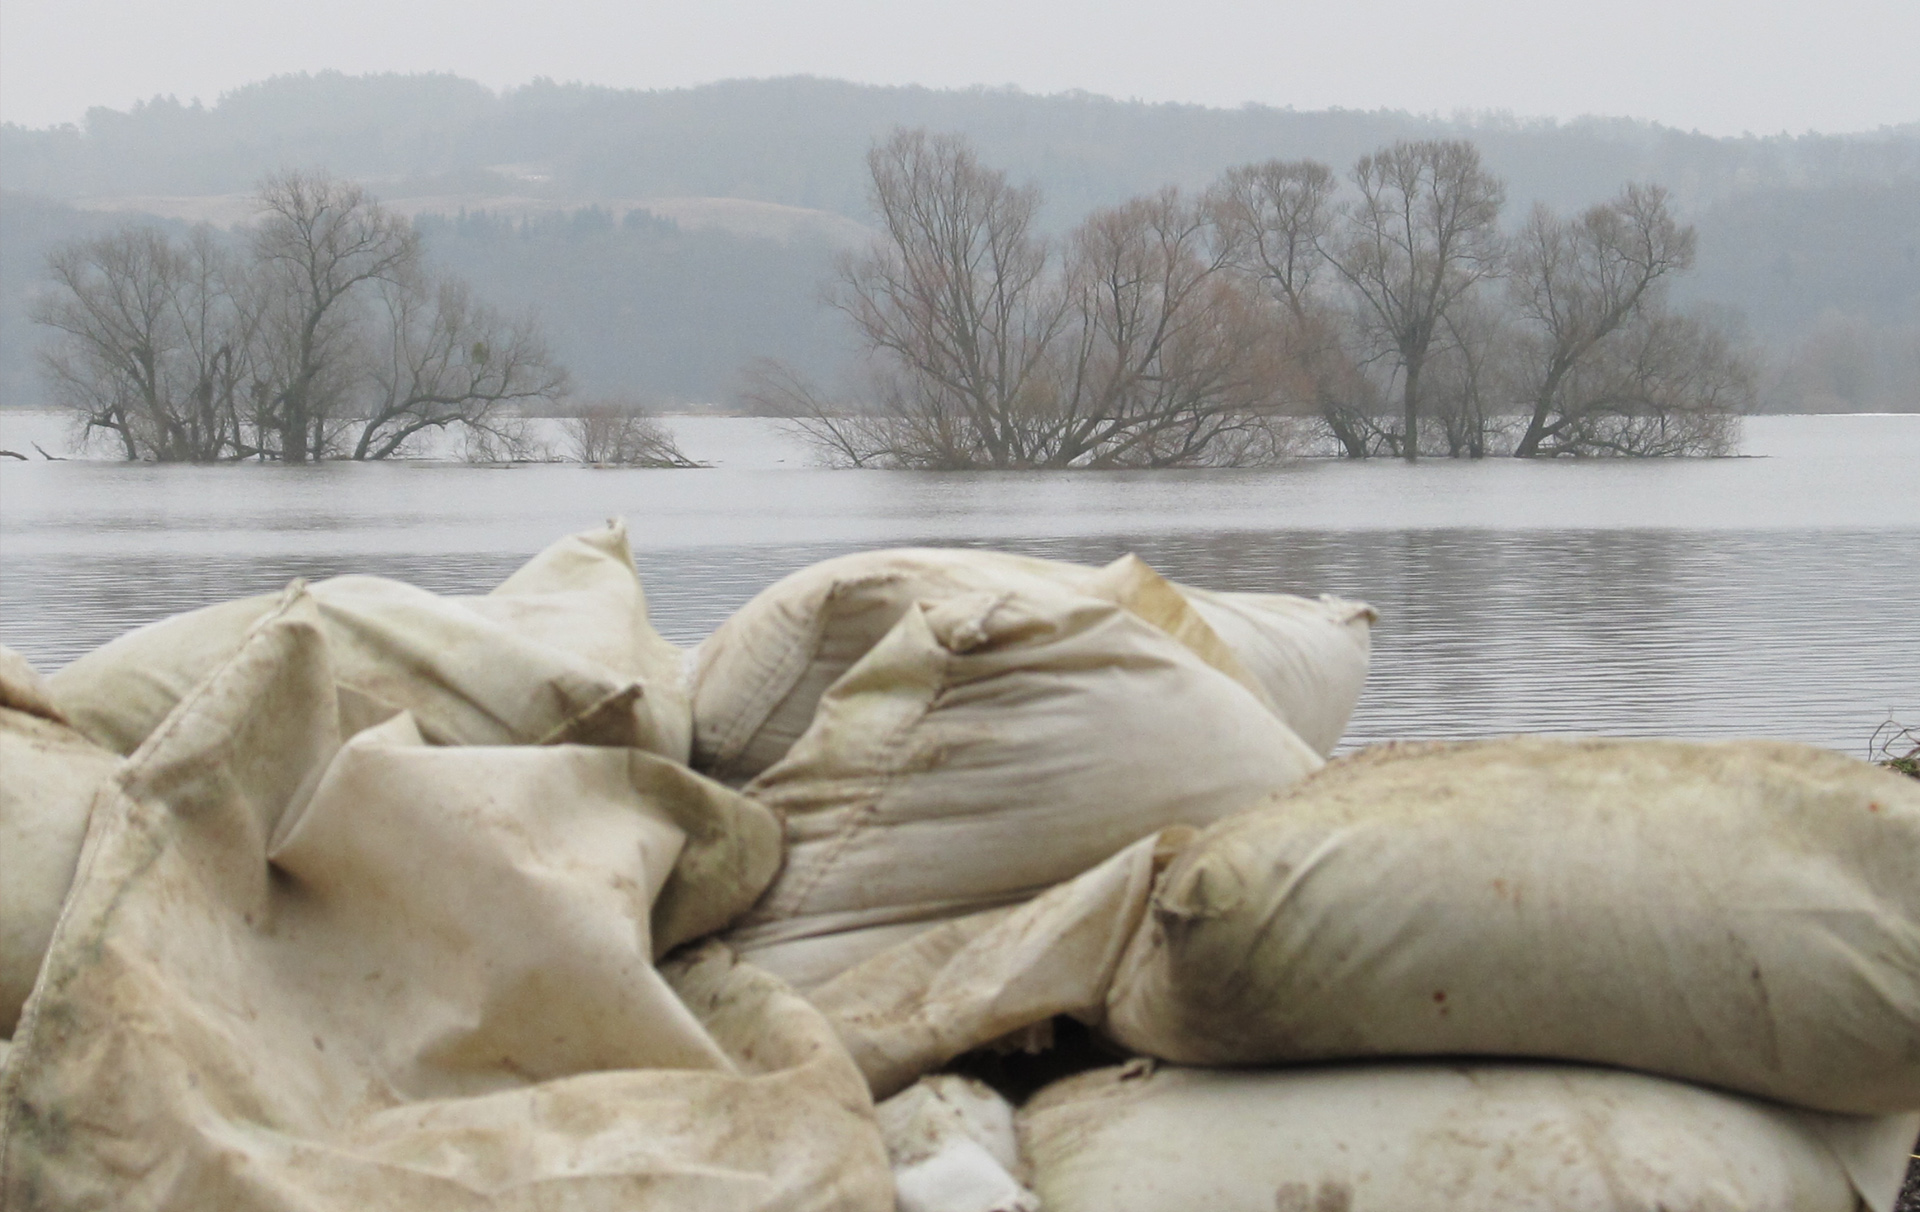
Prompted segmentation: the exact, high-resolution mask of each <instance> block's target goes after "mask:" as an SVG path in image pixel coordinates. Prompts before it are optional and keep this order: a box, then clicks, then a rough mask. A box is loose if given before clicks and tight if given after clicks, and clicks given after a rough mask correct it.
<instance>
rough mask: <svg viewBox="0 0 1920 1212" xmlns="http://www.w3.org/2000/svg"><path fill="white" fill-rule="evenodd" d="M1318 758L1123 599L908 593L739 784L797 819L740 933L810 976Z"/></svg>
mask: <svg viewBox="0 0 1920 1212" xmlns="http://www.w3.org/2000/svg"><path fill="white" fill-rule="evenodd" d="M1319 765H1320V759H1319V757H1318V756H1317V755H1315V754H1314V753H1313V752H1312V751H1311V750H1310V749H1308V748H1307V747H1306V745H1305V744H1304V743H1302V742H1301V741H1300V739H1299V738H1298V737H1296V736H1295V735H1294V734H1293V733H1292V732H1291V731H1290V730H1289V729H1288V728H1287V727H1286V725H1284V724H1282V723H1281V722H1280V721H1279V720H1278V719H1277V718H1275V717H1274V715H1273V714H1272V713H1271V712H1270V711H1268V710H1267V709H1266V707H1265V706H1264V705H1263V704H1262V703H1261V702H1260V700H1259V699H1257V698H1256V697H1255V696H1254V695H1253V693H1252V692H1251V691H1249V690H1248V689H1246V688H1245V687H1244V686H1242V685H1241V684H1240V683H1238V682H1237V681H1235V680H1234V679H1233V678H1231V677H1229V676H1227V675H1226V674H1224V673H1222V672H1221V671H1220V670H1218V669H1216V668H1214V667H1213V666H1211V665H1209V664H1207V663H1206V662H1205V661H1204V660H1202V659H1201V658H1200V657H1199V656H1197V655H1196V654H1195V653H1194V652H1193V651H1192V650H1191V649H1189V648H1188V647H1186V646H1185V645H1183V644H1181V643H1180V642H1179V641H1178V640H1175V639H1174V638H1173V637H1171V636H1170V635H1168V634H1167V633H1166V632H1164V631H1162V630H1161V629H1159V628H1158V627H1155V626H1154V625H1153V624H1151V623H1148V622H1146V621H1145V620H1143V619H1141V618H1140V617H1139V616H1138V615H1135V614H1133V613H1132V612H1130V611H1128V610H1126V609H1124V608H1122V607H1120V606H1117V605H1115V604H1113V603H1111V602H1105V601H1101V600H1099V599H1096V598H1091V597H1086V596H1083V595H1080V594H1076V593H1073V592H1071V591H1069V590H1065V589H1061V588H1058V587H1056V586H1050V585H1033V586H1028V587H1026V588H1022V589H1018V590H1002V591H998V592H993V593H980V594H967V595H960V596H956V597H950V598H946V599H943V600H941V601H940V602H938V603H935V604H915V605H913V606H912V607H910V608H909V609H908V610H907V612H906V614H904V615H903V616H902V617H901V618H900V620H899V622H898V623H896V624H895V625H894V627H893V629H892V630H891V631H889V632H888V633H887V635H886V636H885V637H884V638H883V639H882V640H881V641H880V642H879V643H878V644H876V645H874V646H873V648H872V649H871V650H870V651H869V652H868V653H867V654H866V655H865V656H864V657H862V658H861V659H860V660H859V661H858V662H856V663H855V664H854V665H853V667H852V668H850V669H849V670H847V672H846V673H845V674H844V675H843V676H842V677H841V678H840V679H839V680H838V681H836V682H835V683H834V684H833V685H832V687H830V688H829V689H828V690H827V692H826V694H825V695H824V696H823V697H822V698H821V700H820V705H819V710H818V712H817V714H816V715H815V717H814V720H813V724H812V726H811V727H810V728H808V730H807V732H806V733H805V735H803V736H802V737H801V738H800V740H799V741H798V742H797V743H796V744H795V745H794V746H793V748H792V750H791V751H789V752H788V753H787V755H786V756H785V757H784V758H782V759H781V760H780V761H779V762H778V763H776V764H775V765H774V766H773V767H771V768H770V769H768V770H766V771H765V772H763V773H762V774H761V775H760V776H759V777H758V778H756V779H755V780H754V781H753V782H752V783H750V784H749V785H748V786H747V787H746V791H747V794H749V795H750V796H752V797H753V798H754V799H756V800H758V801H760V802H761V803H763V804H765V805H767V806H768V807H770V808H772V809H773V810H774V811H775V812H776V813H777V814H778V815H779V816H780V818H781V819H782V821H783V822H784V824H785V829H786V839H787V854H786V864H785V866H784V867H783V868H782V869H781V873H780V875H779V877H778V878H777V879H776V880H775V882H774V885H773V887H772V888H771V889H769V890H768V892H767V894H766V896H765V897H763V898H762V899H761V901H760V903H759V904H758V905H756V906H755V907H754V909H753V911H752V912H751V913H750V914H749V915H748V916H747V917H746V918H744V919H743V920H742V922H741V924H740V925H739V926H738V927H736V928H735V930H734V932H733V933H732V934H731V935H730V936H729V937H730V940H731V941H732V942H733V944H734V945H735V946H736V947H737V948H739V949H740V951H741V952H742V954H743V956H744V957H745V958H747V959H750V960H752V961H753V962H754V963H758V964H761V965H763V966H766V967H768V968H769V969H770V970H771V971H773V972H774V973H775V974H776V975H779V976H781V977H782V978H784V979H787V980H789V981H792V982H793V983H795V984H797V985H800V986H802V987H808V986H812V985H816V984H819V983H821V982H822V981H824V980H826V979H828V978H830V977H832V976H833V975H835V974H837V973H839V972H841V971H844V970H845V969H847V968H849V967H851V966H852V965H854V964H855V963H858V962H860V961H861V960H864V959H866V958H868V957H869V956H871V955H874V954H877V953H878V952H880V951H882V950H884V949H886V948H887V947H889V946H892V945H894V944H896V943H899V942H902V941H904V940H905V939H906V938H909V937H911V936H912V935H913V934H915V933H918V932H919V931H921V930H924V929H927V928H929V927H931V926H934V925H936V924H938V923H939V922H942V921H946V920H950V919H953V918H957V917H963V916H966V915H968V914H971V913H976V912H979V911H981V910H985V909H991V908H995V907H998V906H1002V905H1008V904H1014V903H1017V902H1020V901H1024V900H1028V899H1030V898H1032V897H1034V896H1037V895H1039V894H1040V893H1042V892H1044V891H1046V890H1047V889H1048V888H1051V887H1052V886H1053V885H1055V884H1058V883H1060V882H1062V881H1064V880H1068V879H1071V878H1072V877H1073V876H1075V875H1078V874H1079V873H1080V872H1082V871H1085V870H1087V869H1088V868H1090V867H1093V866H1094V865H1096V864H1098V863H1099V862H1101V861H1102V860H1104V859H1106V858H1108V857H1109V856H1111V855H1112V854H1114V853H1116V852H1117V851H1119V850H1120V849H1121V848H1123V847H1125V846H1127V845H1129V844H1130V843H1132V842H1134V841H1136V840H1138V839H1140V838H1142V837H1144V836H1146V835H1148V834H1151V833H1154V832H1156V831H1158V830H1160V829H1162V828H1165V827H1167V826H1170V825H1177V824H1205V823H1207V822H1210V821H1213V820H1217V819H1219V818H1220V817H1222V816H1225V815H1227V814H1228V813H1231V812H1235V811H1237V810H1239V809H1241V808H1243V807H1246V806H1248V805H1250V804H1252V803H1255V802H1256V801H1258V800H1259V799H1260V798H1261V797H1262V796H1264V795H1266V794H1269V793H1270V792H1272V791H1273V790H1275V789H1278V788H1282V787H1287V786H1290V785H1292V784H1293V783H1295V782H1297V781H1298V780H1299V779H1300V778H1301V777H1303V776H1304V775H1305V774H1307V773H1308V772H1309V771H1312V770H1314V769H1316V768H1317V767H1318V766H1319Z"/></svg>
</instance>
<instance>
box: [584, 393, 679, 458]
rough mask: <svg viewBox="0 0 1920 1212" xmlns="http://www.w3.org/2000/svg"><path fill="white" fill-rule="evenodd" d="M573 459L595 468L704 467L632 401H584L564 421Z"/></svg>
mask: <svg viewBox="0 0 1920 1212" xmlns="http://www.w3.org/2000/svg"><path fill="white" fill-rule="evenodd" d="M564 428H565V430H566V434H567V440H568V444H569V446H570V447H571V453H572V455H573V457H574V458H576V459H578V460H579V461H580V462H582V463H586V464H589V465H592V466H595V467H704V466H706V464H704V463H699V462H696V461H695V460H693V459H691V458H689V457H688V456H687V454H686V452H684V451H682V450H681V449H680V445H679V443H677V442H675V441H674V438H673V434H672V433H671V432H670V431H669V430H668V429H667V427H666V426H665V425H662V424H661V423H660V421H659V419H658V418H656V417H653V416H651V415H649V414H648V412H647V410H646V409H645V408H644V407H642V406H641V405H640V404H639V403H637V402H635V401H632V400H620V399H612V398H601V399H594V400H587V401H584V402H582V403H579V404H576V405H574V406H573V407H572V408H571V409H569V410H568V412H567V415H566V419H565V421H564Z"/></svg>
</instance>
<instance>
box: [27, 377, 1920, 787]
mask: <svg viewBox="0 0 1920 1212" xmlns="http://www.w3.org/2000/svg"><path fill="white" fill-rule="evenodd" d="M675 425H676V428H677V429H678V430H679V432H680V434H681V436H682V438H683V441H684V443H685V444H686V445H687V446H688V448H689V449H690V451H691V452H692V453H694V454H695V455H696V456H697V457H700V458H704V459H707V460H709V461H711V462H713V463H714V464H715V466H714V467H712V468H710V469H704V470H698V471H597V470H591V469H587V468H580V467H571V466H535V467H517V468H511V469H476V468H469V467H463V466H458V465H449V464H420V463H408V464H392V465H375V466H355V465H350V464H327V465H322V466H319V467H311V468H281V467H275V466H258V465H247V466H238V467H208V468H180V467H153V466H143V465H126V464H121V463H113V462H105V461H80V460H75V461H69V462H61V463H55V462H46V461H40V460H36V461H33V462H28V463H18V462H13V461H5V462H4V463H0V642H4V643H6V644H8V645H10V646H12V647H14V648H17V649H19V650H21V651H22V652H24V653H25V654H26V655H27V656H28V657H29V659H31V660H33V661H34V662H35V663H36V664H38V665H39V666H40V667H41V668H43V669H51V668H55V667H57V666H59V665H60V664H62V663H64V662H66V661H68V660H71V659H72V658H73V657H74V656H76V655H78V654H79V653H81V652H84V651H86V650H87V649H88V648H90V647H92V646H94V645H96V644H98V643H101V642H102V641H104V640H106V639H109V638H111V637H112V636H114V635H116V634H118V633H120V632H121V631H123V630H125V629H127V628H129V627H132V626H136V625H138V624H140V623H144V622H149V621H151V620H153V619H156V618H160V617H163V616H165V615H167V614H169V613H173V612H175V611H178V610H183V609H188V608H191V607H194V606H199V605H204V604H207V603H209V602H214V601H220V600H223V599H226V598H229V597H233V596H236V595H239V594H245V593H253V592H262V591H265V590H269V589H274V588H277V587H279V586H280V585H283V584H284V583H285V582H286V581H287V580H289V579H291V578H292V577H295V576H308V577H318V576H326V575H331V574H333V573H337V572H348V571H352V572H373V573H380V574H383V575H388V576H397V577H402V578H404V579H407V580H411V581H414V582H416V583H418V584H421V585H424V586H426V587H428V588H431V589H436V590H442V591H457V592H474V591H480V590H484V589H486V588H488V587H489V586H491V585H492V584H493V583H495V582H497V581H498V580H499V579H501V578H502V577H504V576H505V575H506V574H507V573H508V572H510V571H511V570H512V569H513V567H514V566H515V565H517V564H518V563H519V561H521V560H523V559H524V558H526V557H527V556H528V555H530V554H532V553H533V552H534V551H536V550H538V549H539V548H540V547H541V546H542V545H544V544H545V543H546V542H548V541H549V540H551V539H552V538H553V537H555V536H557V535H559V534H562V533H565V532H567V531H569V530H575V529H580V528H583V527H586V526H590V525H593V524H595V523H597V522H599V521H600V520H601V519H603V518H605V517H607V516H611V515H616V514H617V515H623V516H625V517H626V518H627V519H628V522H629V525H630V528H631V533H632V537H633V542H634V547H635V549H636V557H637V559H638V562H639V565H640V571H641V574H642V576H643V578H644V579H645V582H646V586H647V592H648V596H649V599H650V601H651V603H652V606H653V611H654V615H655V622H656V624H657V625H658V626H659V627H660V628H661V630H662V631H663V632H665V633H666V634H667V635H668V636H669V637H670V638H672V639H675V640H678V641H681V642H689V643H690V642H693V641H697V640H698V639H699V638H700V637H701V636H703V635H705V634H706V633H707V632H708V631H710V630H711V629H712V628H713V626H715V625H716V624H717V623H718V622H720V621H721V620H722V619H724V618H725V617H726V616H727V615H728V614H729V613H731V612H732V611H733V610H734V609H735V608H737V607H738V606H739V604H740V603H742V602H744V601H745V600H746V599H747V598H749V597H751V596H752V594H753V593H755V592H757V591H758V590H759V589H760V588H762V587H764V586H765V585H766V584H768V583H769V582H770V581H772V580H774V579H775V578H777V577H779V576H781V575H783V574H785V573H787V572H790V571H793V570H794V569H797V568H800V567H803V566H805V565H806V564H809V563H811V562H813V561H815V560H819V559H822V558H825V557H828V556H832V555H838V554H841V553H844V552H848V551H855V550H861V549H865V548H871V547H881V546H897V545H904V544H916V543H932V544H944V545H980V546H993V547H998V548H1004V549H1007V550H1014V551H1021V552H1026V553H1030V554H1036V555H1047V556H1057V557H1060V558H1066V559H1077V560H1085V561H1094V562H1102V561H1105V560H1108V559H1111V558H1113V557H1114V556H1117V555H1120V554H1122V553H1124V552H1127V551H1134V552H1137V553H1139V554H1140V555H1141V556H1142V557H1143V558H1145V559H1146V560H1147V561H1148V562H1149V563H1151V564H1153V565H1154V566H1155V567H1157V568H1159V569H1161V570H1162V571H1163V572H1165V573H1167V574H1168V575H1170V576H1173V577H1175V578H1177V579H1181V580H1187V581H1192V582H1194V583H1196V584H1201V585H1208V586H1213V587H1217V588H1223V589H1251V590H1269V591H1284V592H1293V593H1317V592H1330V593H1339V594H1343V595H1346V596H1353V597H1361V598H1365V599H1367V600H1369V601H1371V602H1373V603H1374V604H1375V605H1376V606H1377V607H1378V608H1379V609H1380V612H1381V615H1382V620H1381V624H1380V627H1379V629H1378V631H1377V632H1376V635H1375V663H1374V675H1373V677H1372V680H1371V681H1370V683H1369V686H1368V689H1367V693H1366V696H1365V697H1364V698H1363V700H1362V703H1361V707H1360V710H1359V712H1358V713H1357V714H1356V716H1355V719H1354V724H1353V728H1352V731H1351V735H1350V738H1349V739H1350V741H1353V742H1364V741H1370V740H1375V739H1381V738H1386V737H1401V736H1479V735H1488V734H1494V733H1501V732H1510V731H1521V730H1525V731H1557V732H1600V733H1617V734H1631V735H1677V736H1695V737H1709V736H1730V735H1766V736H1779V737H1789V738H1798V739H1803V740H1809V741H1813V742H1816V743H1821V744H1827V745H1832V746H1835V747H1837V748H1841V749H1845V750H1847V751H1849V752H1854V753H1858V752H1861V750H1862V747H1863V745H1864V743H1865V741H1866V739H1867V736H1868V735H1869V734H1870V733H1871V732H1872V730H1873V728H1874V726H1875V725H1876V724H1878V723H1879V722H1880V721H1881V720H1883V719H1885V718H1886V717H1887V716H1888V715H1889V713H1891V714H1894V715H1897V716H1902V717H1903V718H1905V719H1907V720H1909V721H1913V720H1920V475H1916V474H1915V472H1914V470H1913V469H1914V468H1915V467H1920V417H1914V416H1895V417H1888V416H1851V417H1776V418H1756V419H1754V420H1752V421H1750V422H1749V423H1748V430H1747V441H1746V445H1745V452H1746V453H1747V454H1748V455H1750V456H1753V457H1746V458H1737V459H1718V460H1707V461H1692V462H1666V461H1644V462H1641V461H1635V462H1629V461H1609V460H1594V461H1589V462H1581V463H1564V462H1563V463H1523V462H1518V461H1514V460H1489V461H1486V462H1482V463H1466V462H1449V461H1445V460H1436V461H1432V462H1427V463H1423V464H1420V465H1418V466H1416V467H1411V468H1409V467H1405V466H1401V465H1398V464H1392V463H1386V462H1380V463H1367V464H1358V465H1355V464H1348V463H1342V462H1334V461H1320V460H1313V461H1302V462H1300V463H1297V464H1294V465H1291V466H1287V467H1283V468H1278V469H1273V470H1266V471H1235V472H1217V471H1216V472H1111V473H1060V474H1051V473H1049V474H1031V473H1005V474H995V473H987V474H973V473H970V474H928V473H904V472H851V471H825V470H819V469H815V468H813V467H811V466H809V459H808V455H807V452H806V451H805V450H804V448H802V447H800V446H798V445H797V444H795V443H794V442H792V441H791V440H790V439H788V438H786V437H784V436H783V435H782V434H780V433H779V432H778V431H777V430H776V429H774V428H772V427H770V426H769V425H768V424H767V423H765V422H758V421H751V420H733V419H691V418H690V419H685V420H680V421H676V422H675ZM57 433H58V431H57V427H56V428H52V429H50V428H49V422H48V421H47V419H46V418H44V417H40V418H34V417H21V416H18V415H12V416H9V415H7V414H0V446H4V447H11V448H14V449H30V447H29V446H28V445H27V441H26V439H25V438H24V437H23V436H22V435H23V434H25V435H31V436H33V437H35V438H37V440H39V441H40V442H41V443H42V444H43V445H46V446H47V447H48V449H58V448H57V447H56V446H55V445H54V441H50V440H49V436H52V437H54V439H55V440H57ZM16 443H17V444H16Z"/></svg>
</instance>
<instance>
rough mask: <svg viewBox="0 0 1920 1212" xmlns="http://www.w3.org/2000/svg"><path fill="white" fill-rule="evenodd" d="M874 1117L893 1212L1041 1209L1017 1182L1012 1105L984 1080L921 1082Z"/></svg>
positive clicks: (1023, 1211)
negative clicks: (891, 1184) (882, 1142)
mask: <svg viewBox="0 0 1920 1212" xmlns="http://www.w3.org/2000/svg"><path fill="white" fill-rule="evenodd" d="M874 1116H875V1118H876V1119H877V1120H878V1121H879V1123H880V1135H881V1138H882V1139H883V1140H885V1141H886V1144H887V1160H888V1161H889V1162H890V1163H891V1164H892V1166H893V1181H894V1201H895V1207H896V1208H897V1209H898V1212H1040V1201H1039V1200H1038V1199H1036V1198H1035V1197H1034V1194H1033V1192H1031V1191H1029V1190H1027V1188H1026V1186H1025V1185H1024V1184H1023V1183H1022V1182H1021V1180H1020V1178H1019V1175H1020V1174H1021V1172H1022V1170H1023V1167H1022V1165H1021V1163H1020V1144H1019V1141H1018V1140H1017V1139H1016V1137H1015V1136H1014V1128H1013V1105H1012V1104H1011V1103H1009V1102H1007V1100H1006V1099H1004V1098H1002V1097H1000V1095H999V1094H997V1093H995V1092H994V1091H993V1090H992V1089H991V1088H990V1087H988V1086H987V1085H986V1084H985V1083H983V1082H979V1081H975V1080H974V1079H972V1078H969V1077H961V1076H958V1075H957V1074H951V1073H945V1074H940V1075H938V1076H935V1077H929V1078H923V1079H922V1080H920V1081H919V1082H916V1083H915V1084H914V1085H913V1086H912V1087H911V1088H909V1089H907V1090H905V1091H903V1092H901V1093H899V1094H896V1095H895V1096H893V1097H892V1098H890V1099H888V1100H887V1101H886V1102H884V1103H881V1104H880V1105H879V1106H878V1107H876V1108H874Z"/></svg>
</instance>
